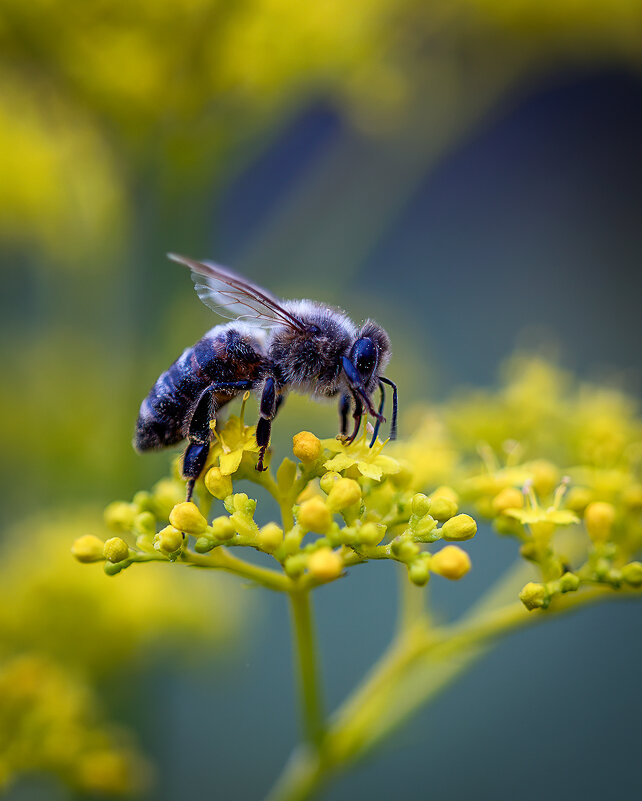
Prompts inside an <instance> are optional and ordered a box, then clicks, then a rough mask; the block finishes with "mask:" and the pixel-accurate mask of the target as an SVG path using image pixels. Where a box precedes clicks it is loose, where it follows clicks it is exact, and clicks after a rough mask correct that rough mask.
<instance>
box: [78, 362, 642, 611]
mask: <svg viewBox="0 0 642 801" xmlns="http://www.w3.org/2000/svg"><path fill="white" fill-rule="evenodd" d="M515 364H517V365H518V369H516V370H515V371H514V373H513V374H512V375H510V377H509V379H508V381H507V383H506V385H505V386H504V387H502V388H501V389H500V390H499V392H497V393H495V394H491V393H488V394H487V395H485V396H481V395H477V396H476V397H475V398H474V400H473V401H468V402H467V403H466V402H464V401H459V402H457V401H456V402H455V403H454V404H453V406H454V407H455V408H456V409H457V414H456V415H455V416H454V417H453V412H452V411H451V410H450V409H449V410H448V411H446V412H444V411H441V412H439V411H438V410H437V411H435V410H430V411H428V412H427V413H426V414H425V415H424V417H423V421H421V422H420V423H419V424H418V425H417V429H416V433H415V435H414V436H413V437H412V438H411V439H410V440H408V441H403V440H402V441H399V442H396V443H394V444H391V445H389V446H386V444H385V443H382V442H380V441H377V442H376V443H375V445H374V447H372V448H370V447H369V434H368V432H367V430H366V431H364V433H363V434H362V436H361V437H360V438H359V439H357V440H356V441H355V442H353V443H352V444H349V445H347V444H345V443H344V442H342V441H340V440H337V439H327V440H319V439H318V438H317V437H316V436H315V435H314V434H311V433H310V432H307V431H302V432H301V433H299V434H297V435H296V436H295V437H294V440H293V445H292V451H293V456H294V457H295V460H293V459H290V458H286V459H284V460H283V462H282V463H281V464H280V466H279V467H278V469H277V470H276V473H272V472H271V471H267V472H265V473H258V472H257V471H256V470H255V469H254V468H255V465H256V455H257V450H258V449H257V446H256V440H255V436H254V428H253V427H250V426H247V425H245V423H244V421H243V408H242V410H241V415H240V416H238V417H236V416H232V417H231V418H230V419H229V420H228V422H227V423H226V424H225V425H224V426H222V427H221V428H220V429H219V428H216V427H215V426H213V428H214V443H213V446H212V448H211V453H210V456H209V460H208V463H207V466H206V469H205V470H204V474H203V477H202V478H201V480H200V481H199V482H198V483H197V488H196V495H195V498H196V500H197V503H194V502H191V501H190V502H186V501H184V500H183V498H184V482H183V481H182V480H181V479H180V473H179V462H178V461H177V462H176V463H175V464H174V468H173V474H172V476H171V477H169V478H165V479H163V480H162V481H160V482H159V483H158V484H157V485H156V486H155V487H154V488H153V489H152V490H151V492H139V493H137V494H136V495H135V496H134V498H133V500H132V501H131V502H129V503H124V502H117V503H114V504H112V505H111V506H110V507H108V509H107V511H106V520H107V523H108V524H109V525H110V527H111V528H112V529H113V531H114V536H113V537H111V538H109V539H108V540H106V541H103V540H100V539H98V538H96V537H92V536H86V537H83V538H81V539H79V540H78V541H77V542H76V543H75V544H74V547H73V551H74V554H75V556H76V558H77V559H79V560H80V561H85V562H94V561H100V562H103V563H104V569H105V572H107V573H108V574H110V575H114V574H116V573H119V572H120V571H122V570H123V569H124V568H126V567H129V566H130V565H131V564H133V563H140V562H152V561H169V562H184V563H188V564H198V565H203V566H210V567H218V568H222V569H224V570H228V571H230V572H233V573H237V574H239V575H242V576H245V577H246V578H251V579H253V580H256V581H258V582H259V583H263V584H265V585H266V586H269V587H271V588H272V589H280V590H285V591H293V590H295V589H310V588H312V587H314V586H317V585H320V584H325V583H327V582H329V581H333V580H335V579H338V578H340V577H341V576H343V575H344V574H345V570H346V568H349V567H351V566H354V565H358V564H362V563H365V562H368V561H370V560H373V559H388V560H392V561H396V562H398V563H401V564H402V565H404V566H405V568H406V570H407V574H408V577H409V579H410V581H411V582H413V583H414V584H417V585H424V584H426V583H427V582H428V580H429V578H430V575H431V574H437V575H440V576H443V577H445V578H449V579H459V578H461V577H462V576H464V575H465V574H466V573H467V572H468V570H469V569H470V566H471V565H470V559H469V557H468V555H467V553H466V552H465V551H464V550H463V549H462V548H460V547H459V546H458V545H454V544H451V543H456V542H460V541H464V540H467V539H470V538H471V537H474V536H475V533H476V531H477V524H476V522H475V519H473V517H471V516H470V515H469V514H466V513H462V512H461V511H460V506H462V507H463V508H465V509H468V511H470V512H472V513H473V514H474V515H475V517H476V518H483V519H486V520H489V521H492V522H493V525H494V527H495V529H496V531H497V532H498V533H500V534H502V535H506V536H512V537H514V538H515V539H516V540H517V541H518V542H519V544H520V554H521V556H522V557H523V558H524V559H526V560H527V561H528V562H529V563H532V565H533V566H534V568H535V569H536V575H534V579H537V581H533V582H530V583H528V584H527V585H526V587H524V589H523V590H522V593H521V595H520V597H521V599H522V601H523V603H524V605H525V606H526V607H527V608H528V609H538V608H545V607H547V606H549V604H550V603H551V601H552V599H554V598H555V597H556V596H557V595H560V594H563V593H568V592H574V591H577V590H578V589H580V588H581V587H582V586H586V585H601V586H603V587H606V588H612V589H618V588H620V587H625V588H629V589H633V588H637V587H640V586H641V585H642V564H640V562H638V561H636V559H635V556H636V554H637V553H638V551H639V550H640V547H641V546H642V526H641V524H640V511H641V510H642V484H641V483H640V481H639V478H638V477H637V476H638V472H639V464H640V455H641V454H642V434H641V432H642V427H641V426H640V423H639V421H638V420H637V419H636V417H635V415H634V413H633V410H632V407H631V406H630V404H628V402H627V401H626V400H625V398H624V396H621V395H618V394H617V393H614V392H613V391H609V392H607V393H605V392H604V391H603V390H601V389H600V388H591V387H586V386H583V387H580V388H574V387H572V386H571V384H570V382H569V379H568V378H567V377H566V376H564V375H563V374H562V373H561V372H560V371H558V370H556V369H555V368H553V367H551V366H549V365H546V364H545V363H543V362H541V361H539V360H531V361H530V362H516V363H515ZM480 408H481V409H482V410H483V414H481V415H480V412H479V409H480ZM613 418H617V419H616V420H614V419H613ZM578 421H579V423H578ZM467 422H468V423H469V425H466V423H467ZM513 432H517V433H518V434H519V436H520V439H519V440H517V439H515V438H514V437H511V436H510V434H511V433H513ZM482 433H485V434H486V435H487V436H486V439H485V440H483V439H481V438H480V435H481V434H482ZM636 443H637V445H636ZM384 449H385V450H386V452H385V453H384V452H383V451H384ZM241 480H244V481H249V482H252V483H253V484H255V485H258V487H259V488H261V490H262V491H267V492H268V493H269V494H270V495H271V496H272V497H273V498H274V499H275V500H276V501H277V503H278V505H279V508H280V511H281V519H280V521H279V522H266V521H263V520H261V519H260V518H258V517H257V498H255V497H252V495H257V493H256V492H253V493H251V495H248V494H247V493H246V492H243V491H238V488H237V486H236V485H237V484H238V482H239V481H241ZM261 490H259V492H260V491H261ZM257 497H258V496H257ZM216 502H219V503H218V504H216ZM215 504H216V510H215V511H212V510H213V508H214V506H215ZM565 533H566V534H567V536H564V534H565ZM437 543H440V544H441V545H443V544H445V543H449V544H446V545H445V547H441V549H440V550H437V549H436V548H435V545H436V544H437ZM230 547H249V548H253V549H255V550H257V551H261V552H262V553H264V554H266V555H267V556H269V557H271V559H272V560H274V562H276V563H277V565H276V566H277V569H276V570H265V569H264V568H260V567H257V566H255V565H253V564H251V563H248V562H245V561H244V560H239V559H236V558H234V557H231V555H230V552H229V548H230Z"/></svg>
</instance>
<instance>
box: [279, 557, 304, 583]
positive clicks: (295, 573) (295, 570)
mask: <svg viewBox="0 0 642 801" xmlns="http://www.w3.org/2000/svg"><path fill="white" fill-rule="evenodd" d="M305 563H306V558H305V556H304V555H303V554H302V553H297V554H294V555H293V556H288V558H287V559H286V560H285V563H284V564H283V568H284V570H285V572H286V575H288V576H289V577H290V578H291V579H295V578H298V577H299V576H300V575H301V574H302V573H303V571H304V570H305Z"/></svg>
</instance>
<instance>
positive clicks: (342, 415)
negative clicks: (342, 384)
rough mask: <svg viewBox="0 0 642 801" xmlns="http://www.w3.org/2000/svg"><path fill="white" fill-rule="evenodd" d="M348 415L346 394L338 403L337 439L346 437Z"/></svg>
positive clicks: (348, 397)
mask: <svg viewBox="0 0 642 801" xmlns="http://www.w3.org/2000/svg"><path fill="white" fill-rule="evenodd" d="M349 414H350V395H348V393H347V392H346V393H345V395H342V396H341V400H340V401H339V439H343V438H344V437H346V436H347V435H348V415H349Z"/></svg>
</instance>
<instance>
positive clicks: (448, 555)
mask: <svg viewBox="0 0 642 801" xmlns="http://www.w3.org/2000/svg"><path fill="white" fill-rule="evenodd" d="M470 567H471V564H470V556H468V554H467V553H466V551H464V550H462V549H461V548H459V547H457V545H446V547H445V548H442V549H441V551H437V553H436V554H434V555H433V556H432V557H431V559H430V570H431V571H432V572H433V573H437V574H438V575H440V576H443V578H447V579H451V580H453V581H457V580H459V579H460V578H462V577H463V576H465V575H466V573H468V571H469V570H470Z"/></svg>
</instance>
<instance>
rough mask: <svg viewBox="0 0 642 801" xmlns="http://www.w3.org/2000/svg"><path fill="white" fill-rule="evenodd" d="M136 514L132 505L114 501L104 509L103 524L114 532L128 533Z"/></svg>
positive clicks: (136, 511)
mask: <svg viewBox="0 0 642 801" xmlns="http://www.w3.org/2000/svg"><path fill="white" fill-rule="evenodd" d="M138 512H139V510H138V509H137V508H136V506H134V504H132V503H125V502H124V501H114V502H113V503H110V504H109V506H108V507H107V508H106V509H105V512H104V517H105V523H106V524H107V525H108V526H109V528H111V529H113V530H114V531H130V530H131V528H132V527H133V525H134V520H135V519H136V515H137V514H138Z"/></svg>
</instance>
